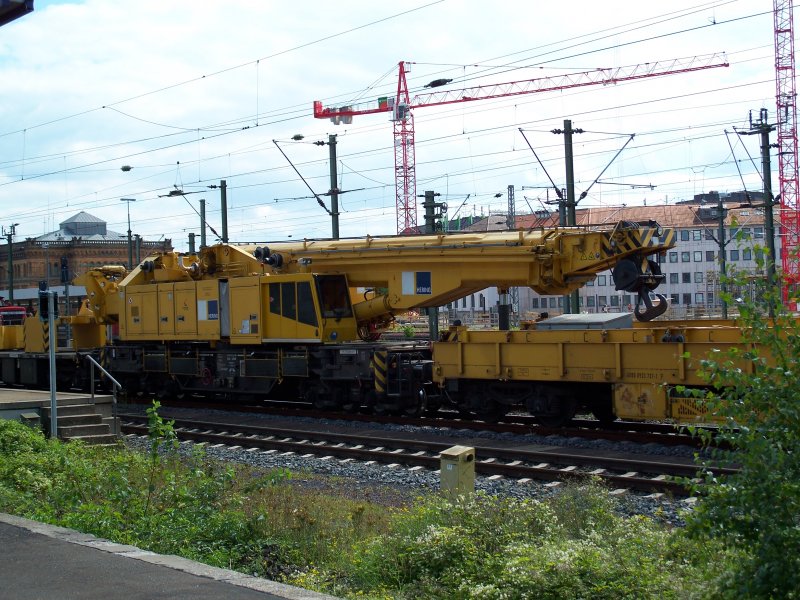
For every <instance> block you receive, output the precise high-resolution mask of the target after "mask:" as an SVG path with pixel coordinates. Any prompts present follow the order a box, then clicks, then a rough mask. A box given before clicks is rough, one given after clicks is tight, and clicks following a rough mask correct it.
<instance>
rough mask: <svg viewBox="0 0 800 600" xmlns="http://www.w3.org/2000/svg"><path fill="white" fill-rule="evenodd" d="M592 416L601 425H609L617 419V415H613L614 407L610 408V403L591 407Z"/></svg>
mask: <svg viewBox="0 0 800 600" xmlns="http://www.w3.org/2000/svg"><path fill="white" fill-rule="evenodd" d="M592 414H593V415H594V418H595V419H597V420H598V421H600V423H601V424H602V425H609V424H611V423H613V422H614V421H616V420H617V418H618V417H617V415H615V414H614V407H613V406H611V403H610V402H603V403H600V404H594V405H592Z"/></svg>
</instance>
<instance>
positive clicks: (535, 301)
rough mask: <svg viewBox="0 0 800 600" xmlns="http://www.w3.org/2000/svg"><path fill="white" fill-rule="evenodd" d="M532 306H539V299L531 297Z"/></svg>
mask: <svg viewBox="0 0 800 600" xmlns="http://www.w3.org/2000/svg"><path fill="white" fill-rule="evenodd" d="M531 308H539V299H538V298H531Z"/></svg>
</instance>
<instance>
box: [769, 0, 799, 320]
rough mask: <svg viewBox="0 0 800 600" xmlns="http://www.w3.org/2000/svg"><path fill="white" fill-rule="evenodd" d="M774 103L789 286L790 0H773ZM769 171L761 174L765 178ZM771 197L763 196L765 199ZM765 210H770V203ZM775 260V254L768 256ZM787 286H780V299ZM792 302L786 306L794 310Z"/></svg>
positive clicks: (794, 236) (794, 209) (792, 160)
mask: <svg viewBox="0 0 800 600" xmlns="http://www.w3.org/2000/svg"><path fill="white" fill-rule="evenodd" d="M773 7H774V11H773V12H774V17H775V103H776V108H777V121H778V123H777V130H778V173H779V179H780V194H781V201H780V203H781V209H780V222H781V230H782V231H781V235H783V244H782V250H783V251H782V252H781V267H782V268H783V274H784V276H785V278H786V283H787V284H788V285H789V286H790V287H796V286H797V284H798V283H799V282H800V205H798V201H797V185H798V172H797V92H796V89H795V81H794V79H795V69H794V25H793V21H794V17H793V10H792V0H774V3H773ZM768 176H769V173H764V177H768ZM770 200H771V199H770V198H767V201H768V202H769V201H770ZM769 210H772V207H771V206H770V208H769ZM772 260H775V257H772ZM788 296H789V288H788V287H785V286H784V288H783V299H784V302H787V303H788V301H789V297H788ZM794 304H795V303H791V304H790V305H789V308H790V309H791V310H795V309H796V306H794Z"/></svg>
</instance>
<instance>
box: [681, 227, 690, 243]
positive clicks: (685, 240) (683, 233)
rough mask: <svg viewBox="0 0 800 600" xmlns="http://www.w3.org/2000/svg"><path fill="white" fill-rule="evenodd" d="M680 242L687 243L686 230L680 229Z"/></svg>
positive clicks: (687, 233) (687, 232)
mask: <svg viewBox="0 0 800 600" xmlns="http://www.w3.org/2000/svg"><path fill="white" fill-rule="evenodd" d="M681 241H682V242H688V241H689V230H688V229H681Z"/></svg>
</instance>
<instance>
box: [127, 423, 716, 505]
mask: <svg viewBox="0 0 800 600" xmlns="http://www.w3.org/2000/svg"><path fill="white" fill-rule="evenodd" d="M121 419H122V431H123V432H124V433H128V434H135V435H146V434H147V419H146V417H144V416H142V415H121ZM174 427H175V430H176V433H177V435H178V437H179V439H180V440H188V441H192V442H194V443H205V444H213V445H224V446H237V447H242V448H245V449H252V451H264V452H270V453H275V452H280V453H291V454H295V455H298V456H301V457H304V458H305V457H307V458H309V459H311V458H313V457H317V458H321V459H324V460H332V459H338V460H343V461H344V460H350V461H353V460H358V461H366V462H374V463H383V464H386V465H390V466H400V465H402V466H405V467H409V468H425V469H429V470H432V471H433V470H438V469H439V467H440V458H439V454H440V452H442V451H443V450H445V449H447V448H449V447H451V446H453V445H455V444H457V443H458V442H457V441H454V440H451V441H444V442H443V441H433V440H424V439H419V438H418V437H411V436H408V437H406V436H402V435H394V436H392V437H390V436H384V435H382V434H379V433H376V432H375V431H370V432H366V433H337V432H330V431H324V430H321V429H319V428H313V427H306V428H304V429H301V428H294V429H288V428H286V427H285V426H279V427H269V426H256V425H250V424H247V425H242V424H232V423H218V422H209V421H198V420H194V419H176V420H175V423H174ZM392 433H393V434H397V432H392ZM469 445H470V446H472V447H474V448H475V453H476V462H475V470H476V473H477V474H479V475H483V476H486V477H494V478H500V477H508V478H514V479H516V480H518V481H519V482H521V483H525V482H527V481H530V480H538V481H549V482H555V481H567V480H571V479H576V478H586V477H588V476H594V477H597V478H599V479H601V480H602V481H603V482H605V484H606V485H608V486H609V487H611V488H614V489H616V490H637V491H643V492H649V493H652V494H671V495H674V496H686V495H687V490H686V487H685V486H684V485H683V484H682V483H680V482H679V481H677V480H676V479H675V478H678V477H688V478H691V477H694V476H695V474H696V472H697V467H696V465H694V464H693V463H692V462H690V461H686V460H680V459H675V458H674V457H664V456H661V457H652V456H637V457H635V458H634V457H620V456H611V455H608V454H605V453H592V454H590V453H588V452H587V451H585V450H584V451H582V452H576V451H573V450H569V449H566V448H564V449H559V450H558V451H554V450H552V449H532V448H530V446H522V447H520V446H513V445H507V444H506V445H504V444H497V445H491V444H482V443H481V444H477V445H476V444H474V443H469ZM725 472H730V470H729V469H720V473H725Z"/></svg>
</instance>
